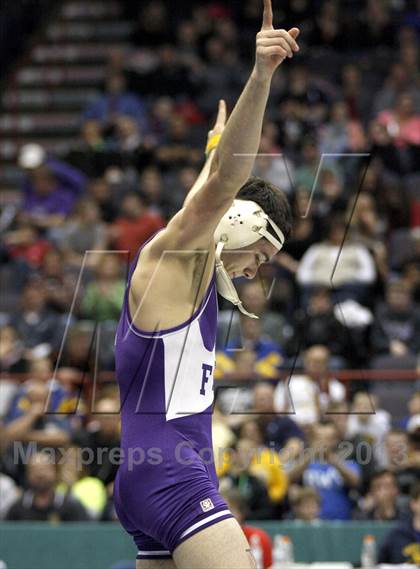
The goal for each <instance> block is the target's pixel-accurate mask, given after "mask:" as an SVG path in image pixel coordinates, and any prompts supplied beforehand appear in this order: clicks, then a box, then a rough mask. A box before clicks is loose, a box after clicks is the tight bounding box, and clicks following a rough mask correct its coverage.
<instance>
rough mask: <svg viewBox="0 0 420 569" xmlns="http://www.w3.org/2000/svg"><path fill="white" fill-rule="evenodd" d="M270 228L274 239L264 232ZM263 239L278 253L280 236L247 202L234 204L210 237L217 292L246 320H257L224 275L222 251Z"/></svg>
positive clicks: (266, 219)
mask: <svg viewBox="0 0 420 569" xmlns="http://www.w3.org/2000/svg"><path fill="white" fill-rule="evenodd" d="M268 224H270V225H271V227H272V228H273V230H274V232H275V233H276V235H277V236H278V239H277V238H276V237H274V235H272V234H271V233H269V232H268V231H267V226H268ZM261 237H265V238H266V239H267V240H268V241H270V243H272V244H273V245H274V247H276V248H277V249H278V251H280V249H281V248H282V247H283V245H284V241H285V238H284V234H283V232H282V231H281V229H280V228H279V227H278V226H277V225H276V224H275V223H274V221H273V220H272V219H270V218H269V217H268V215H267V214H266V213H265V212H264V211H263V210H262V208H261V206H259V205H258V204H257V203H255V202H253V201H251V200H240V199H237V200H234V201H233V204H232V206H231V207H230V208H229V210H228V211H227V212H226V213H225V215H224V216H223V217H222V219H221V220H220V223H219V225H218V226H217V229H216V231H215V234H214V239H215V242H216V280H217V290H218V292H219V294H220V295H221V296H223V298H226V300H228V301H229V302H231V303H232V304H234V305H235V306H237V307H238V308H239V310H240V311H241V312H242V314H245V315H246V316H249V317H250V318H258V316H256V315H255V314H252V313H250V312H248V311H247V310H246V309H245V308H244V306H243V304H242V301H241V300H240V299H239V296H238V293H237V292H236V289H235V287H234V286H233V283H232V280H231V278H230V276H229V274H228V272H227V271H226V269H225V267H224V265H223V261H222V259H221V255H222V251H223V249H226V250H229V251H231V250H235V249H241V248H242V247H247V246H248V245H252V244H253V243H256V242H257V241H259V240H260V239H261Z"/></svg>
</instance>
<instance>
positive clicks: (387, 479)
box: [370, 472, 399, 505]
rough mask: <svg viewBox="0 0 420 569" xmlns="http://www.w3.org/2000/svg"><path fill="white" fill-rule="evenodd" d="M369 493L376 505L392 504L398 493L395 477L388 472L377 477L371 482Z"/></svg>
mask: <svg viewBox="0 0 420 569" xmlns="http://www.w3.org/2000/svg"><path fill="white" fill-rule="evenodd" d="M370 492H371V494H372V496H373V498H374V500H375V504H377V505H378V504H384V505H385V504H392V503H394V502H395V500H396V499H397V496H398V492H399V489H398V485H397V482H396V480H395V476H394V475H393V474H391V473H390V472H387V473H384V474H382V475H381V476H377V477H376V478H374V479H373V480H372V482H371V485H370Z"/></svg>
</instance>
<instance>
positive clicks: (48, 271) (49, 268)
mask: <svg viewBox="0 0 420 569" xmlns="http://www.w3.org/2000/svg"><path fill="white" fill-rule="evenodd" d="M42 272H43V274H44V276H46V277H50V278H53V277H59V278H61V277H62V275H63V257H62V255H61V253H60V251H59V250H58V249H50V250H49V251H47V253H46V254H45V256H44V258H43V260H42Z"/></svg>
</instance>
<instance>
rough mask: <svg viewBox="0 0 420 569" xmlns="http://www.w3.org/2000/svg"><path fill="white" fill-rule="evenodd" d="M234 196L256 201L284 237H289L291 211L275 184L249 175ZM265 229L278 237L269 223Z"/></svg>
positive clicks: (283, 195)
mask: <svg viewBox="0 0 420 569" xmlns="http://www.w3.org/2000/svg"><path fill="white" fill-rule="evenodd" d="M236 198H237V199H239V200H251V201H253V202H255V203H257V204H258V205H259V206H261V208H262V209H263V211H264V213H266V214H267V215H268V216H269V217H270V219H272V220H273V221H274V223H275V224H276V225H278V226H279V228H280V229H281V231H282V232H283V234H284V238H285V239H287V238H288V237H289V235H290V233H291V231H292V212H291V209H290V205H289V202H288V200H287V198H286V196H285V194H284V193H283V192H282V191H281V190H280V189H279V188H278V187H277V186H275V185H274V184H271V183H270V182H266V181H265V180H263V179H262V178H258V177H257V176H251V178H249V180H248V181H247V182H246V183H245V184H244V185H243V186H242V188H241V189H240V190H239V192H238V194H237V196H236ZM267 230H268V232H269V233H271V234H272V235H273V236H274V237H276V238H277V237H278V236H277V234H276V233H275V232H274V230H273V229H272V227H271V225H270V224H268V226H267Z"/></svg>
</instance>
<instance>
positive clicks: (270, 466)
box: [217, 419, 288, 504]
mask: <svg viewBox="0 0 420 569" xmlns="http://www.w3.org/2000/svg"><path fill="white" fill-rule="evenodd" d="M239 440H247V441H249V442H250V443H251V444H249V453H250V457H249V459H250V467H249V471H250V473H251V474H253V475H254V476H256V477H257V478H259V479H260V480H261V481H262V482H263V483H264V485H265V486H266V488H267V492H268V495H269V498H270V500H271V502H272V503H273V504H279V503H280V502H281V501H282V500H283V498H284V497H285V495H286V493H287V488H288V478H287V475H286V473H285V471H284V468H283V465H282V463H281V460H280V457H279V454H278V452H276V451H275V450H274V449H273V448H269V447H266V446H265V445H264V442H263V433H262V431H261V428H260V426H259V425H258V423H257V421H255V420H254V419H249V420H247V421H245V422H243V423H242V425H241V427H240V431H239ZM231 467H232V464H231V453H229V451H228V450H227V449H226V450H225V453H224V459H223V460H222V461H219V463H218V472H217V474H218V476H219V477H220V476H222V475H224V474H226V473H229V471H230V470H231Z"/></svg>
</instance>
